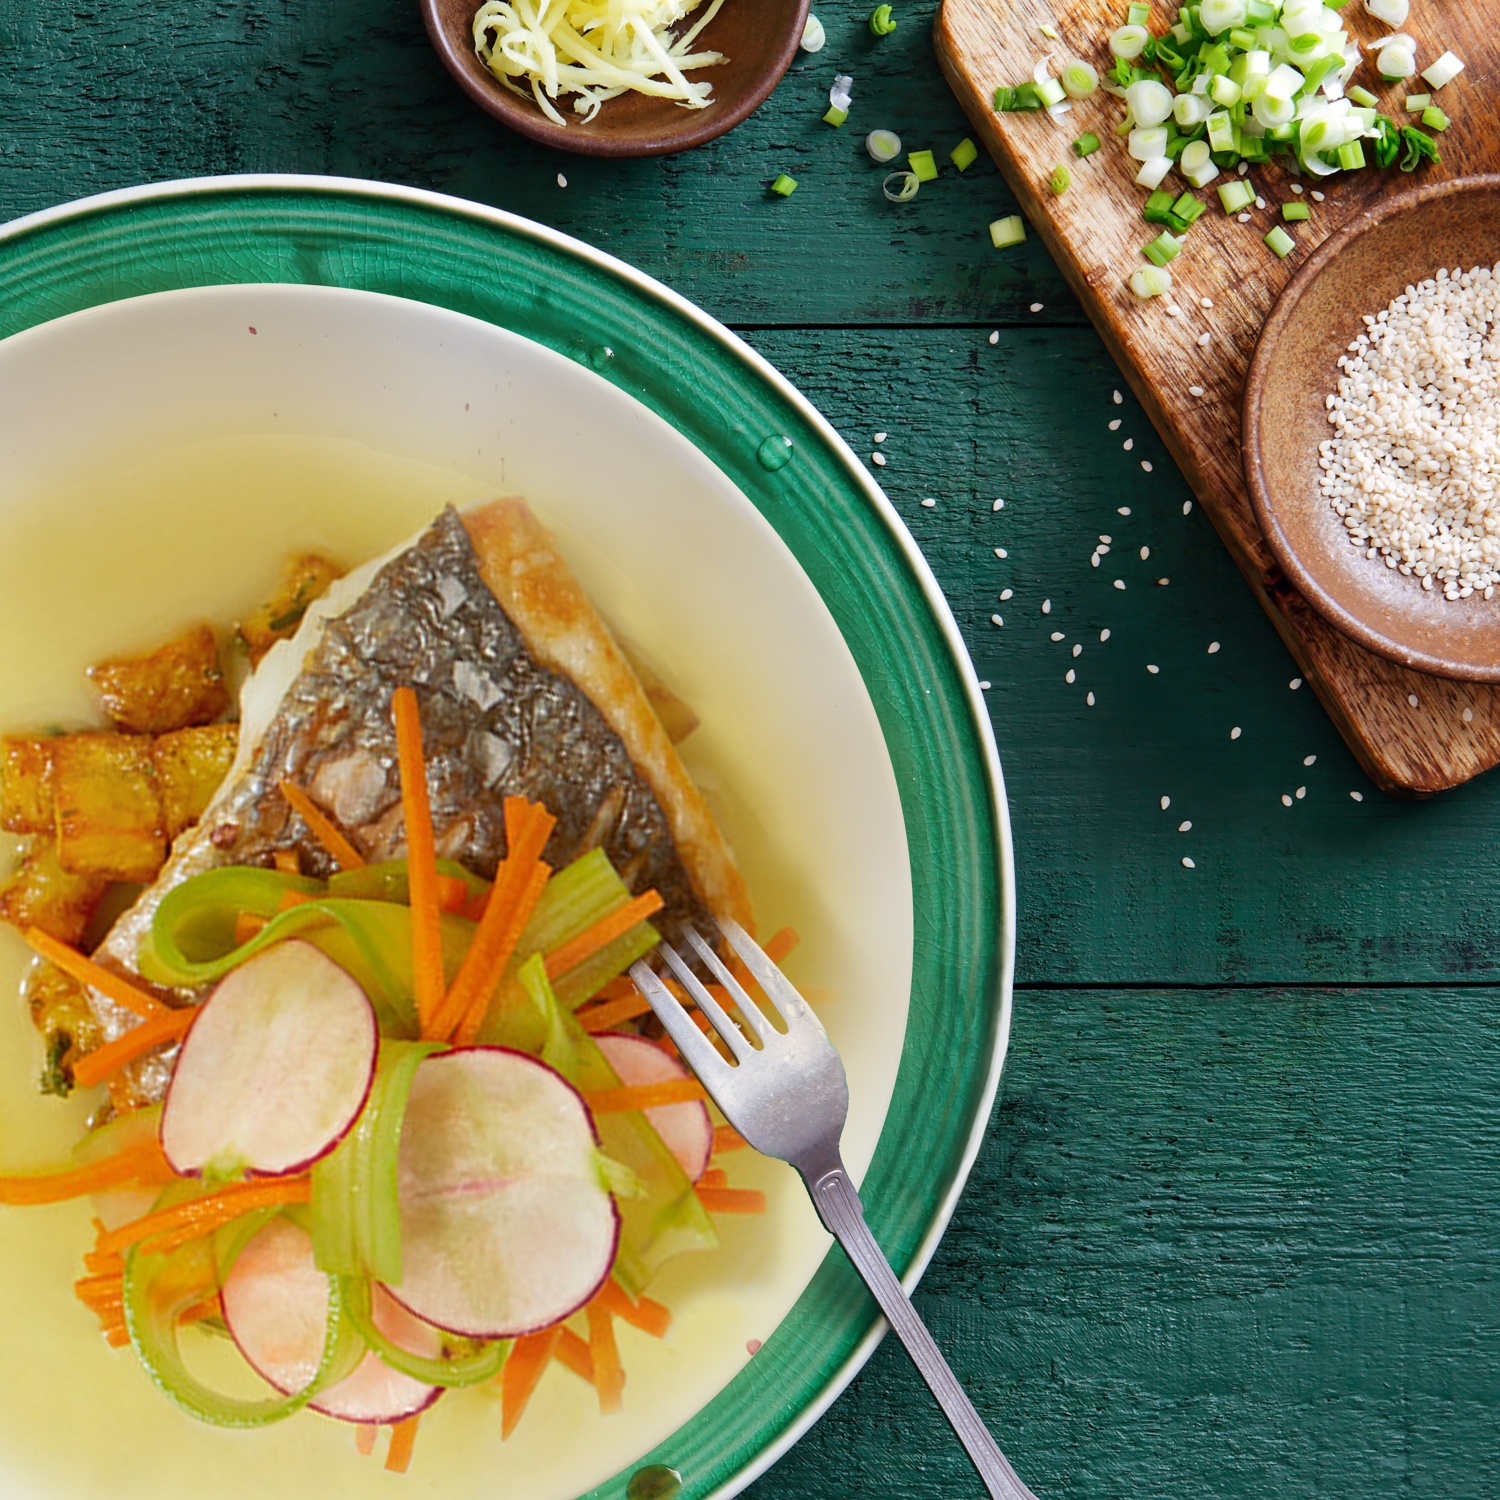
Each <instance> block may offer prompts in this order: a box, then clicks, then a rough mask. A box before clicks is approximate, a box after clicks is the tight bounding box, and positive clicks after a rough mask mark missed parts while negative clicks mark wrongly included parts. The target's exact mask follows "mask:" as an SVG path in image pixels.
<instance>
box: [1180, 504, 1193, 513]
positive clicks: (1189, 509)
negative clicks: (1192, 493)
mask: <svg viewBox="0 0 1500 1500" xmlns="http://www.w3.org/2000/svg"><path fill="white" fill-rule="evenodd" d="M1182 513H1183V515H1185V516H1190V515H1192V513H1193V502H1192V501H1191V500H1184V501H1183V502H1182Z"/></svg>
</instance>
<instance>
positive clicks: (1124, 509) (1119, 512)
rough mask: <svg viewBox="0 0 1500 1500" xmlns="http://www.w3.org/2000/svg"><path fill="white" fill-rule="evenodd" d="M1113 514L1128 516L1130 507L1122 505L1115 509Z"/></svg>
mask: <svg viewBox="0 0 1500 1500" xmlns="http://www.w3.org/2000/svg"><path fill="white" fill-rule="evenodd" d="M1115 514H1116V515H1117V516H1128V515H1129V514H1130V507H1129V506H1128V505H1122V506H1120V507H1119V509H1118V510H1116V511H1115Z"/></svg>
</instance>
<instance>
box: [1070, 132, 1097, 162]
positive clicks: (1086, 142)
mask: <svg viewBox="0 0 1500 1500" xmlns="http://www.w3.org/2000/svg"><path fill="white" fill-rule="evenodd" d="M1098 149H1099V137H1098V136H1097V135H1095V134H1094V132H1093V131H1092V130H1085V131H1084V133H1083V134H1082V135H1081V136H1079V137H1078V139H1077V140H1076V141H1074V142H1073V155H1074V156H1077V157H1084V156H1092V155H1093V154H1094V152H1096V151H1097V150H1098Z"/></svg>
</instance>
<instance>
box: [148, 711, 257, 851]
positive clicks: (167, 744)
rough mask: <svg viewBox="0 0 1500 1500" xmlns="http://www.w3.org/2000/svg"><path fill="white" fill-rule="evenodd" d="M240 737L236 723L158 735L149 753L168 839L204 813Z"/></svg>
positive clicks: (211, 725) (227, 766) (232, 757)
mask: <svg viewBox="0 0 1500 1500" xmlns="http://www.w3.org/2000/svg"><path fill="white" fill-rule="evenodd" d="M239 738H240V730H239V725H238V724H206V725H203V726H202V727H201V728H198V729H179V730H176V731H175V732H174V733H172V734H163V735H158V736H157V738H156V742H155V743H154V744H153V745H152V747H151V755H152V759H153V760H154V761H155V762H156V782H157V786H158V788H159V789H160V791H161V806H162V812H163V814H164V815H165V817H166V829H167V838H168V839H175V838H176V837H177V835H178V834H179V833H181V832H182V830H183V829H184V828H190V827H191V826H192V825H193V824H194V823H196V822H197V821H198V819H199V818H201V817H202V816H203V809H204V808H205V807H207V806H208V803H209V799H210V798H211V797H212V796H213V794H214V793H215V792H216V791H218V789H219V783H220V782H222V781H223V780H224V775H225V773H226V772H227V771H228V770H229V764H230V762H231V761H232V760H233V759H234V752H235V747H236V746H237V745H238V744H239Z"/></svg>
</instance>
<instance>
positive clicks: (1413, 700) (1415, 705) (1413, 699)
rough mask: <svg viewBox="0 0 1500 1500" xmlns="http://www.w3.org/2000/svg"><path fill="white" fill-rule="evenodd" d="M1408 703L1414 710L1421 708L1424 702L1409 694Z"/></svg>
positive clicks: (1407, 696) (1413, 694)
mask: <svg viewBox="0 0 1500 1500" xmlns="http://www.w3.org/2000/svg"><path fill="white" fill-rule="evenodd" d="M1406 701H1407V702H1408V703H1410V704H1411V706H1412V707H1413V708H1420V707H1421V706H1422V700H1421V699H1420V698H1419V697H1417V695H1416V694H1415V693H1408V694H1407V695H1406Z"/></svg>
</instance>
